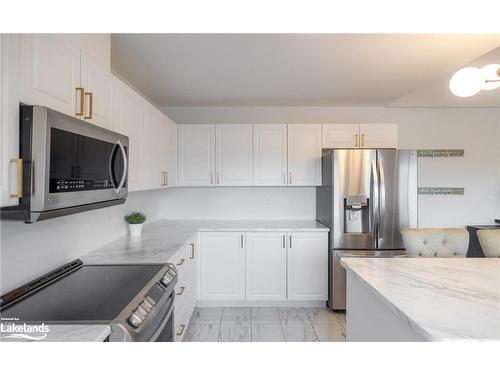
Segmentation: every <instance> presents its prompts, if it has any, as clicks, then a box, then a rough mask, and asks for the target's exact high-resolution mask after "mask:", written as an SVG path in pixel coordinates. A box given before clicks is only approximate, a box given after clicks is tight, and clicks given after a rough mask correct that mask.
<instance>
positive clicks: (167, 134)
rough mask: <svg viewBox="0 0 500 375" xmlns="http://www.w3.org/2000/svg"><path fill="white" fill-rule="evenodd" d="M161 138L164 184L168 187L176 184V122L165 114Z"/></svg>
mask: <svg viewBox="0 0 500 375" xmlns="http://www.w3.org/2000/svg"><path fill="white" fill-rule="evenodd" d="M163 123H164V126H163V127H162V132H163V135H162V139H163V140H165V139H166V142H165V141H164V146H163V151H164V153H165V156H164V157H165V158H166V164H165V170H164V171H165V175H164V178H165V184H166V186H168V187H174V186H177V124H176V123H175V122H173V121H172V120H170V119H169V118H168V117H167V116H164V117H163Z"/></svg>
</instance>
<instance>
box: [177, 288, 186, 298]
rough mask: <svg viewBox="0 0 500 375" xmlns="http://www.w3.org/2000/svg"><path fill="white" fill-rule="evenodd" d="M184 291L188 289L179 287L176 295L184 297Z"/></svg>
mask: <svg viewBox="0 0 500 375" xmlns="http://www.w3.org/2000/svg"><path fill="white" fill-rule="evenodd" d="M184 290H186V287H185V286H181V287H179V291H178V292H177V293H176V295H178V296H182V293H184Z"/></svg>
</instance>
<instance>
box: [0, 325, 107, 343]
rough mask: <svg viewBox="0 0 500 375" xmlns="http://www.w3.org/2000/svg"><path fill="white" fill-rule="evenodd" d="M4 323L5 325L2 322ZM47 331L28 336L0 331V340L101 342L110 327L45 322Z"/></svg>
mask: <svg viewBox="0 0 500 375" xmlns="http://www.w3.org/2000/svg"><path fill="white" fill-rule="evenodd" d="M4 325H7V324H5V323H4ZM47 327H48V329H49V332H48V333H47V334H46V336H44V334H40V333H33V334H28V335H32V337H33V338H30V337H29V336H24V337H23V336H17V337H7V336H9V335H10V333H7V332H2V334H1V336H0V341H3V342H102V341H104V340H105V339H106V338H107V337H108V336H109V334H110V332H111V327H110V326H108V325H105V324H100V325H63V324H47Z"/></svg>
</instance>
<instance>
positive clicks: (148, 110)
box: [144, 102, 166, 189]
mask: <svg viewBox="0 0 500 375" xmlns="http://www.w3.org/2000/svg"><path fill="white" fill-rule="evenodd" d="M162 127H163V123H162V118H161V114H160V113H159V111H158V110H157V109H156V108H154V107H153V106H152V105H151V104H149V103H147V102H144V128H145V129H144V130H145V134H146V135H145V151H146V186H147V187H148V188H151V189H156V188H159V187H161V186H164V184H165V182H164V172H165V171H164V169H165V162H166V160H163V158H164V157H165V153H164V152H163V148H164V146H165V143H164V142H166V140H163V139H162V135H163V132H162Z"/></svg>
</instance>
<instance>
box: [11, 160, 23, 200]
mask: <svg viewBox="0 0 500 375" xmlns="http://www.w3.org/2000/svg"><path fill="white" fill-rule="evenodd" d="M10 162H11V163H17V191H16V192H15V193H14V194H11V195H10V197H11V198H22V197H23V159H10Z"/></svg>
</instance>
